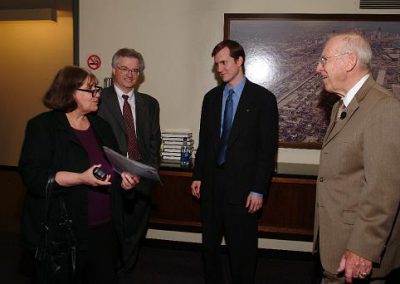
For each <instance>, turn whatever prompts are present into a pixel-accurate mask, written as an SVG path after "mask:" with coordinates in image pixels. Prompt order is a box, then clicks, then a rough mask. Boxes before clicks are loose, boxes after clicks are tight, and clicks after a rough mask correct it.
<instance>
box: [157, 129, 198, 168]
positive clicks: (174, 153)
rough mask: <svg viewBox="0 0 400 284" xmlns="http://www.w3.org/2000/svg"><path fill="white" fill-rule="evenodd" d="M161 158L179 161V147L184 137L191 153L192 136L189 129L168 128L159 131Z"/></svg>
mask: <svg viewBox="0 0 400 284" xmlns="http://www.w3.org/2000/svg"><path fill="white" fill-rule="evenodd" d="M161 139H162V143H161V159H162V160H167V161H176V162H179V161H180V159H181V148H182V145H183V141H184V140H185V139H186V141H187V145H188V146H189V149H190V152H191V153H193V144H194V141H193V138H192V132H190V130H178V129H175V130H174V129H168V130H163V131H161Z"/></svg>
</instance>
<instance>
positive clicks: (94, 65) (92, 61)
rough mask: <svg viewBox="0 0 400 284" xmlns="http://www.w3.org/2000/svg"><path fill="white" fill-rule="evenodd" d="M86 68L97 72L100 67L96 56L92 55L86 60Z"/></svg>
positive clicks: (99, 61) (98, 58) (99, 60)
mask: <svg viewBox="0 0 400 284" xmlns="http://www.w3.org/2000/svg"><path fill="white" fill-rule="evenodd" d="M86 63H87V66H88V67H89V68H90V69H92V70H97V69H99V68H100V66H101V59H100V57H99V56H98V55H96V54H92V55H90V56H89V57H88V59H87V60H86Z"/></svg>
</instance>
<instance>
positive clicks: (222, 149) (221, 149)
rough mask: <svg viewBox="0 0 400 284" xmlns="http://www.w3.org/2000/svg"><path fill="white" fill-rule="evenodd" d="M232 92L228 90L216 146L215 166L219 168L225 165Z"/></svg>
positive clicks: (230, 125)
mask: <svg viewBox="0 0 400 284" xmlns="http://www.w3.org/2000/svg"><path fill="white" fill-rule="evenodd" d="M234 93H235V91H234V90H232V89H229V91H228V97H227V98H226V102H225V110H224V121H223V124H222V135H221V138H220V140H219V144H218V157H217V164H218V165H219V166H221V165H222V164H224V163H225V156H226V149H227V147H228V140H229V135H230V133H231V129H232V122H233V99H232V96H233V94H234Z"/></svg>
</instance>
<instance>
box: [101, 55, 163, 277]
mask: <svg viewBox="0 0 400 284" xmlns="http://www.w3.org/2000/svg"><path fill="white" fill-rule="evenodd" d="M143 70H144V60H143V57H142V55H141V54H140V53H139V52H137V51H136V50H134V49H130V48H122V49H120V50H118V51H117V52H116V53H115V54H114V56H113V58H112V74H113V85H112V86H111V87H109V88H107V89H104V91H103V92H102V96H101V104H100V107H99V111H98V114H99V115H100V116H101V117H103V118H104V119H105V120H106V121H107V122H108V123H109V124H110V125H111V127H112V129H113V132H114V134H115V137H116V138H117V141H118V144H119V147H120V150H121V152H122V153H123V154H126V155H127V157H129V158H130V159H133V160H138V161H140V162H142V163H144V164H147V165H150V166H153V167H156V168H158V166H159V157H160V154H159V153H160V152H159V151H160V144H161V134H160V108H159V104H158V102H157V100H156V99H155V98H153V97H151V96H149V95H147V94H143V93H140V92H138V91H137V87H138V84H139V82H140V79H141V78H142V77H141V76H142V75H143ZM135 88H136V90H135ZM154 185H155V184H154V182H152V181H151V180H148V179H145V178H142V179H140V178H139V177H136V179H135V192H132V193H130V194H129V195H130V196H129V198H126V202H125V203H124V208H123V209H124V211H123V212H124V216H123V220H124V224H123V227H124V234H125V235H124V236H122V238H123V242H122V244H123V245H122V267H121V269H120V271H119V276H120V280H121V282H122V281H124V279H126V280H127V281H129V278H130V275H131V272H132V270H133V267H134V265H135V262H136V260H137V256H138V251H139V243H140V241H141V239H142V238H143V237H144V235H145V233H146V229H147V224H148V221H149V218H150V213H151V194H152V189H153V188H154Z"/></svg>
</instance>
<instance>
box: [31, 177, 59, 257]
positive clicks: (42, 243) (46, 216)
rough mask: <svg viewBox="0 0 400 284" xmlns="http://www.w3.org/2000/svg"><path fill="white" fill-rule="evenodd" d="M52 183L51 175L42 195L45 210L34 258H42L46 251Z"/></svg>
mask: <svg viewBox="0 0 400 284" xmlns="http://www.w3.org/2000/svg"><path fill="white" fill-rule="evenodd" d="M53 184H54V176H53V175H51V176H49V178H48V179H47V183H46V187H45V191H44V195H45V212H44V220H43V223H42V233H41V238H42V240H41V241H40V245H39V246H38V247H37V248H36V252H35V258H36V259H37V260H43V259H44V257H45V254H46V251H47V244H48V233H49V225H48V223H49V214H50V213H49V212H50V198H51V193H52V188H53Z"/></svg>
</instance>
